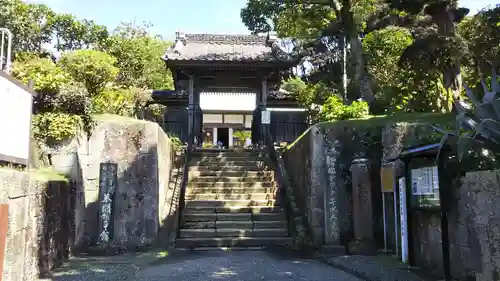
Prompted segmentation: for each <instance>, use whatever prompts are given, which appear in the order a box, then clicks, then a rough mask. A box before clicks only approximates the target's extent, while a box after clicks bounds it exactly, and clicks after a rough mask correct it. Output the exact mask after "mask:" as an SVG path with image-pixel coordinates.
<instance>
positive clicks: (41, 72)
mask: <svg viewBox="0 0 500 281" xmlns="http://www.w3.org/2000/svg"><path fill="white" fill-rule="evenodd" d="M12 75H13V76H14V77H16V78H17V79H19V80H21V81H22V82H23V83H25V84H28V81H29V80H30V79H32V80H33V83H34V90H35V91H37V92H38V93H40V94H41V95H46V94H56V93H58V92H59V90H60V88H61V87H62V86H63V85H65V84H67V83H70V82H71V76H70V75H68V74H67V73H66V72H64V71H63V69H62V68H60V67H59V66H57V65H56V64H55V63H54V62H53V61H52V60H50V59H46V58H45V59H42V58H32V59H28V60H26V61H24V62H20V63H15V64H14V68H13V69H12Z"/></svg>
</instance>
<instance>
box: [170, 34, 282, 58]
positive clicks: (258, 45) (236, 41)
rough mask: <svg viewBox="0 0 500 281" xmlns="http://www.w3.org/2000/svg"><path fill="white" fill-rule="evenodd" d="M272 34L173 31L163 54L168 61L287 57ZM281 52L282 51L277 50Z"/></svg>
mask: <svg viewBox="0 0 500 281" xmlns="http://www.w3.org/2000/svg"><path fill="white" fill-rule="evenodd" d="M275 42H276V39H274V38H272V36H271V37H270V36H257V35H217V34H183V33H181V32H177V33H176V40H175V43H174V45H173V46H172V47H171V48H169V49H168V50H167V52H166V53H165V55H164V57H163V58H164V59H165V60H166V61H170V60H204V61H276V60H282V59H287V58H288V56H286V55H285V56H284V54H282V53H283V52H282V51H281V50H278V49H279V48H277V46H275ZM280 51H281V52H280Z"/></svg>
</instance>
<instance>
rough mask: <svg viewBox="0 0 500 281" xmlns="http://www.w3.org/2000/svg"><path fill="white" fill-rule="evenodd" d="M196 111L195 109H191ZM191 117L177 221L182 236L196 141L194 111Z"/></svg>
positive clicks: (178, 231)
mask: <svg viewBox="0 0 500 281" xmlns="http://www.w3.org/2000/svg"><path fill="white" fill-rule="evenodd" d="M190 110H192V111H194V109H190ZM189 118H193V120H191V122H189V124H190V125H189V126H188V141H187V146H186V152H185V155H184V167H183V169H182V182H181V190H180V194H179V208H178V210H179V215H178V218H177V219H178V222H177V237H180V232H181V227H180V226H181V223H182V213H183V212H184V208H185V205H186V201H185V198H184V197H185V194H186V187H187V183H188V179H189V161H190V160H191V157H192V155H191V153H192V151H193V143H194V135H195V134H194V121H195V120H194V119H195V118H194V112H193V114H192V115H190V116H189Z"/></svg>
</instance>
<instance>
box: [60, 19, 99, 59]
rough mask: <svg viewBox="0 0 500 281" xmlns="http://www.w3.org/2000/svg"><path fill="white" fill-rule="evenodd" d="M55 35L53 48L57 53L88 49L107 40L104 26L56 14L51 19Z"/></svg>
mask: <svg viewBox="0 0 500 281" xmlns="http://www.w3.org/2000/svg"><path fill="white" fill-rule="evenodd" d="M51 24H52V28H53V30H54V34H55V41H56V42H55V43H56V44H55V47H56V49H57V50H59V51H69V50H77V49H82V48H90V47H91V46H92V45H99V44H102V43H103V42H104V41H105V40H106V39H107V38H108V30H107V29H106V27H105V26H102V25H98V24H96V23H95V22H94V21H91V20H87V19H84V20H81V21H80V20H77V19H76V18H75V17H74V16H73V15H71V14H58V15H55V16H54V17H53V18H52V19H51Z"/></svg>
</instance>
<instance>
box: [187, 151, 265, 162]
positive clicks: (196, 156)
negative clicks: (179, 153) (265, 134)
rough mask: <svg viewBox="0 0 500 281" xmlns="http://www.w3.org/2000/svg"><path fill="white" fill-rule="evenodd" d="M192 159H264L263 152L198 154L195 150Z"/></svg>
mask: <svg viewBox="0 0 500 281" xmlns="http://www.w3.org/2000/svg"><path fill="white" fill-rule="evenodd" d="M191 156H192V158H191V159H192V160H197V161H204V160H209V161H242V160H247V159H249V160H260V161H262V159H263V154H248V155H241V154H231V155H218V154H214V153H208V154H198V153H196V152H194V153H193V154H191Z"/></svg>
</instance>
